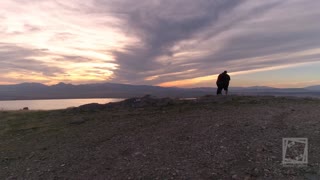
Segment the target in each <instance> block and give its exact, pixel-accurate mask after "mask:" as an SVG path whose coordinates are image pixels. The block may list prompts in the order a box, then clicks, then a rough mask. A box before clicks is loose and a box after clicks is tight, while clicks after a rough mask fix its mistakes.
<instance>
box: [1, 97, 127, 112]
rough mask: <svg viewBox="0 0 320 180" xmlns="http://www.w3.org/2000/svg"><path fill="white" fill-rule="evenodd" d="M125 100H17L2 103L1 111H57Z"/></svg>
mask: <svg viewBox="0 0 320 180" xmlns="http://www.w3.org/2000/svg"><path fill="white" fill-rule="evenodd" d="M122 100H123V99H114V98H99V99H50V100H17V101H0V110H20V109H23V108H24V107H28V108H29V109H30V110H57V109H66V108H69V107H78V106H81V105H84V104H90V103H99V104H106V103H109V102H119V101H122Z"/></svg>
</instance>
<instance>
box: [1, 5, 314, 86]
mask: <svg viewBox="0 0 320 180" xmlns="http://www.w3.org/2000/svg"><path fill="white" fill-rule="evenodd" d="M319 8H320V1H315V0H276V1H275V0H268V1H260V0H248V1H244V0H85V1H79V0H1V1H0V21H1V23H0V84H16V83H22V82H38V83H44V84H49V85H51V84H56V83H59V82H65V83H73V84H84V83H103V82H113V83H128V84H147V85H160V86H178V87H200V86H201V87H203V86H208V87H209V86H215V79H216V76H217V74H219V73H221V72H222V71H224V70H228V72H230V75H231V79H232V80H231V85H232V86H273V87H304V86H309V85H318V84H320V71H319V69H320V23H319V20H320V10H319Z"/></svg>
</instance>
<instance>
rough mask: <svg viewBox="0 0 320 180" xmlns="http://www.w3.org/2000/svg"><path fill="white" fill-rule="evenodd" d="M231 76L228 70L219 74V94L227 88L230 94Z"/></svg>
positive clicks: (226, 90)
mask: <svg viewBox="0 0 320 180" xmlns="http://www.w3.org/2000/svg"><path fill="white" fill-rule="evenodd" d="M230 80H231V79H230V76H229V75H228V74H227V71H224V72H223V73H221V74H219V76H218V79H217V82H216V84H217V86H218V89H217V95H219V94H222V89H224V90H225V92H226V95H228V87H229V81H230Z"/></svg>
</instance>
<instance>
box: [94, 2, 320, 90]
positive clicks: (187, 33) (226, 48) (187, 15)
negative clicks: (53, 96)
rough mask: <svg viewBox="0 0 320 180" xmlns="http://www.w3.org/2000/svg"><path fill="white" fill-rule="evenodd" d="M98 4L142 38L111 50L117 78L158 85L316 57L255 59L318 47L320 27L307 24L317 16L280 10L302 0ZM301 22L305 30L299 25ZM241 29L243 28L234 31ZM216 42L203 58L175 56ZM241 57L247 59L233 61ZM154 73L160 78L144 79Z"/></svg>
mask: <svg viewBox="0 0 320 180" xmlns="http://www.w3.org/2000/svg"><path fill="white" fill-rule="evenodd" d="M96 2H97V5H99V7H103V6H104V7H106V8H107V9H108V12H113V13H114V15H115V16H117V17H118V18H121V19H122V20H124V21H125V22H126V23H125V25H124V26H123V27H122V29H124V30H125V31H126V32H127V33H128V34H129V35H134V36H135V37H137V38H138V39H139V40H140V42H139V43H138V44H135V45H131V46H128V47H127V48H126V49H124V50H121V51H114V52H113V54H114V55H115V57H116V60H117V63H118V64H119V69H118V70H117V71H116V72H115V79H114V81H117V82H129V83H140V84H145V83H149V84H156V83H161V82H166V81H174V80H182V79H189V78H195V77H201V76H207V75H212V74H216V73H220V72H221V71H223V70H224V69H229V70H231V71H247V70H254V69H257V68H266V67H272V66H278V65H285V64H290V63H299V62H303V61H315V59H314V58H313V57H306V58H310V59H309V60H308V59H304V60H302V59H301V58H300V59H299V58H290V59H288V58H285V57H282V58H279V57H275V59H270V60H268V61H265V62H264V61H255V59H254V58H257V60H258V59H259V58H262V57H264V56H273V55H276V54H279V53H284V54H285V53H288V54H290V53H293V52H297V51H303V50H308V49H312V48H316V47H319V45H320V44H319V42H320V41H319V38H320V36H316V37H315V35H316V34H317V32H319V30H320V26H317V25H312V27H310V24H314V23H316V18H315V17H317V16H319V13H316V10H315V9H314V11H313V12H312V11H310V12H308V13H306V14H304V15H296V16H297V17H299V18H296V17H290V16H288V15H287V14H281V11H284V12H285V11H288V12H290V11H293V10H297V9H298V10H299V9H300V10H301V11H303V10H304V9H310V4H312V2H311V1H309V2H307V3H305V4H301V3H299V2H298V1H268V2H259V3H257V2H253V1H251V2H250V1H237V0H223V1H222V0H221V1H219V0H216V1H209V0H200V1H191V0H173V1H172V0H171V1H157V0H155V1H147V0H142V1H139V3H136V2H135V1H129V0H120V1H104V0H97V1H96ZM308 4H309V5H308ZM315 4H317V3H315ZM276 10H278V11H280V13H279V12H276ZM296 13H297V12H296ZM278 14H279V16H277V15H278ZM280 15H281V16H280ZM311 17H312V18H311ZM259 18H261V19H260V20H259ZM255 21H256V22H255ZM308 24H309V28H307V27H308ZM300 25H302V26H306V28H305V29H301V28H298V27H299V26H300ZM240 30H241V32H238V33H237V31H240ZM226 32H234V34H232V33H230V34H231V35H230V36H227V37H226V38H224V39H223V40H222V41H221V40H216V39H217V38H218V37H219V36H220V35H221V34H224V33H226ZM186 40H191V41H194V42H193V43H191V44H189V46H188V47H180V50H178V51H176V50H174V47H175V46H176V45H178V44H179V43H181V42H183V41H186ZM220 43H221V44H220ZM216 46H221V47H220V49H219V50H218V51H212V52H209V53H207V54H203V55H202V56H192V55H190V56H188V57H185V58H184V59H183V60H178V59H177V58H176V57H174V56H173V54H175V53H177V52H179V51H181V50H184V51H189V52H190V51H201V50H206V51H208V50H209V51H210V48H211V47H216ZM160 57H165V59H167V60H166V61H165V63H163V62H160V61H159V58H160ZM245 59H251V60H248V61H247V62H245V61H242V62H241V63H240V64H232V63H233V62H234V61H238V60H245ZM188 64H192V65H190V66H188ZM190 70H193V71H190ZM152 76H157V77H158V78H155V79H154V80H151V81H145V79H146V78H148V77H152Z"/></svg>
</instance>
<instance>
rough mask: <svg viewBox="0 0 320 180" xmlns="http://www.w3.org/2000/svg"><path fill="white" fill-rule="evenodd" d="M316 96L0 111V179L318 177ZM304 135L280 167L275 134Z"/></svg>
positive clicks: (279, 137)
mask: <svg viewBox="0 0 320 180" xmlns="http://www.w3.org/2000/svg"><path fill="white" fill-rule="evenodd" d="M319 108H320V101H319V100H313V99H302V98H283V97H278V98H275V97H241V96H229V97H225V96H220V97H216V96H206V97H202V98H199V99H196V100H189V101H186V100H185V101H182V100H174V99H160V100H159V99H153V98H152V97H145V98H140V99H139V98H138V99H129V100H126V101H124V102H121V103H113V104H109V105H98V104H91V105H86V106H82V107H80V108H74V109H67V110H63V111H40V112H32V111H31V112H0V167H1V171H0V179H6V178H8V179H16V178H17V179H172V178H173V179H219V178H220V179H232V178H233V179H267V178H269V179H312V178H313V179H319V177H320V176H319V173H320V172H319V169H320V168H319V163H320V154H319V152H320V121H319V117H320V112H319ZM285 137H303V138H308V140H309V164H308V166H306V167H299V168H296V167H283V166H282V165H281V161H282V138H285Z"/></svg>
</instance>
